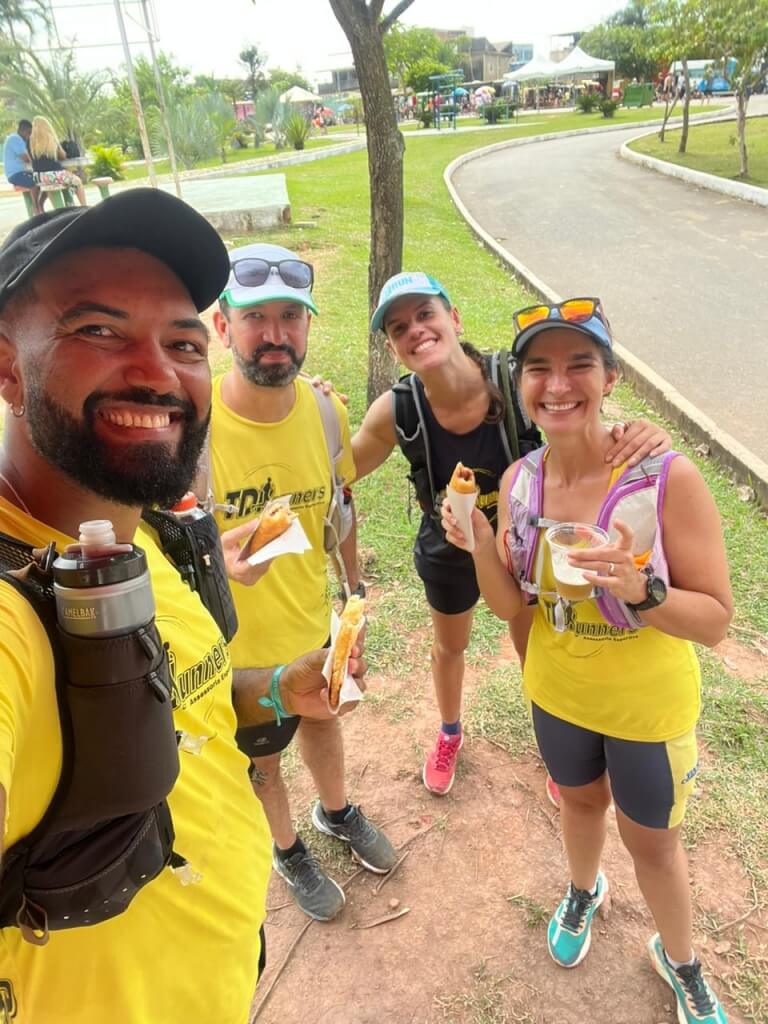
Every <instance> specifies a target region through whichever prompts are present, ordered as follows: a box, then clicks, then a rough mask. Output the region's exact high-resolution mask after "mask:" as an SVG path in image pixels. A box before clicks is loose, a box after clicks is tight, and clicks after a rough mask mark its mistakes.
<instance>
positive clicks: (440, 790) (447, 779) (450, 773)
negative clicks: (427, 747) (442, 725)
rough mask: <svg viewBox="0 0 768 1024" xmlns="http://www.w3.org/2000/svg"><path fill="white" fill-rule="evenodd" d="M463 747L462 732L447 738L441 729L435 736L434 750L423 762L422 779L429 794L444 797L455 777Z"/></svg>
mask: <svg viewBox="0 0 768 1024" xmlns="http://www.w3.org/2000/svg"><path fill="white" fill-rule="evenodd" d="M463 745H464V732H463V730H462V732H460V733H459V734H458V735H457V736H448V735H447V733H444V732H443V731H442V729H441V730H440V732H439V733H438V734H437V743H436V744H435V749H434V750H433V751H432V753H431V754H430V755H429V757H428V758H427V760H426V761H425V762H424V771H423V772H422V778H423V779H424V785H425V786H426V787H427V789H428V790H429V791H430V793H436V794H437V795H438V796H445V794H446V793H447V792H449V790H450V788H451V786H452V785H453V780H454V778H455V777H456V759H457V758H458V756H459V751H460V750H461V748H462V747H463Z"/></svg>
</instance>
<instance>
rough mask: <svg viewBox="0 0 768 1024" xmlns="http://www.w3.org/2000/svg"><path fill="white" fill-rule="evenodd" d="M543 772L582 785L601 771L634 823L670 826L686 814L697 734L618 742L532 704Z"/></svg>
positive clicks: (695, 761) (695, 765) (568, 783)
mask: <svg viewBox="0 0 768 1024" xmlns="http://www.w3.org/2000/svg"><path fill="white" fill-rule="evenodd" d="M531 714H532V717H533V728H534V730H535V732H536V742H537V743H538V745H539V750H540V752H541V756H542V757H543V759H544V763H545V764H546V766H547V771H548V772H549V774H550V775H551V776H552V778H553V779H554V781H555V782H556V783H557V784H558V786H586V785H588V784H589V783H590V782H595V781H596V780H597V779H599V778H600V777H601V776H602V775H603V774H604V773H605V772H606V771H607V772H608V778H609V780H610V784H611V790H612V791H613V799H614V802H615V804H616V806H617V807H618V808H619V809H620V810H621V811H622V812H623V813H624V814H626V816H627V817H628V818H629V819H630V820H631V821H634V822H636V823H637V824H638V825H645V826H646V827H647V828H673V827H674V826H675V825H679V824H680V823H681V822H682V820H683V818H684V817H685V806H686V803H687V800H688V797H689V796H690V794H691V792H692V790H693V787H694V783H695V780H696V772H697V768H698V753H697V749H696V732H695V730H694V729H691V730H690V731H689V732H687V733H685V734H684V735H683V736H678V737H677V738H676V739H673V740H667V741H666V742H663V743H641V742H637V741H635V740H619V739H616V738H614V737H612V736H604V735H602V734H601V733H597V732H591V731H590V730H589V729H584V728H582V727H581V726H579V725H572V724H571V723H570V722H565V721H563V719H561V718H556V717H555V716H554V715H550V714H549V712H547V711H544V710H543V709H542V708H540V707H539V706H538V705H537V704H532V705H531Z"/></svg>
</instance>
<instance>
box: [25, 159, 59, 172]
mask: <svg viewBox="0 0 768 1024" xmlns="http://www.w3.org/2000/svg"><path fill="white" fill-rule="evenodd" d="M32 170H33V171H37V172H40V171H61V170H63V168H62V166H61V164H60V163H59V161H58V160H53V159H52V158H51V157H49V156H40V157H37V158H35V157H33V158H32Z"/></svg>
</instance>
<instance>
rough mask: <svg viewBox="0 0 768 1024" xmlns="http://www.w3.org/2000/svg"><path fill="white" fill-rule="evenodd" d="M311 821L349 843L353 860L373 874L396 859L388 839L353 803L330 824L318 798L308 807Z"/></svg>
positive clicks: (390, 867) (389, 865)
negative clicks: (337, 819)
mask: <svg viewBox="0 0 768 1024" xmlns="http://www.w3.org/2000/svg"><path fill="white" fill-rule="evenodd" d="M312 824H313V825H314V826H315V828H316V829H317V830H318V832H324V833H325V834H326V835H327V836H335V837H336V839H340V840H341V841H342V842H343V843H349V847H350V849H351V850H352V856H353V857H354V858H355V860H358V861H359V862H360V863H361V864H362V865H363V867H364V868H367V869H368V870H369V871H374V872H375V873H376V874H377V875H386V873H387V872H388V871H391V870H392V868H393V867H394V866H395V864H396V863H397V854H396V853H395V850H394V847H393V846H392V843H390V841H389V840H388V839H387V837H386V836H385V835H384V833H383V832H382V831H381V830H380V829H378V828H376V826H375V825H374V824H372V823H371V822H370V821H369V820H368V819H367V818H366V816H365V815H364V814H363V812H362V811H361V810H360V808H359V807H356V806H355V805H354V804H352V806H351V807H350V809H349V810H348V811H347V816H346V818H345V819H344V821H343V822H342V823H341V825H334V824H333V822H332V821H329V819H328V816H327V814H326V813H325V810H324V808H323V805H322V804H321V803H320V801H319V800H318V801H317V803H316V804H315V806H314V807H313V808H312Z"/></svg>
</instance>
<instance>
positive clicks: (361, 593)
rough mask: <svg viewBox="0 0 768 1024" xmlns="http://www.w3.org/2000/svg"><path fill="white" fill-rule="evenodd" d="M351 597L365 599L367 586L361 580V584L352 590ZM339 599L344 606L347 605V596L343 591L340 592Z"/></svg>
mask: <svg viewBox="0 0 768 1024" xmlns="http://www.w3.org/2000/svg"><path fill="white" fill-rule="evenodd" d="M349 596H350V597H365V584H364V583H363V581H362V580H360V582H359V583H358V584H357V586H356V587H355V589H354V590H350V592H349ZM339 598H340V600H341V601H343V602H344V604H346V603H347V595H346V594H345V593H344V591H343V590H340V591H339Z"/></svg>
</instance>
